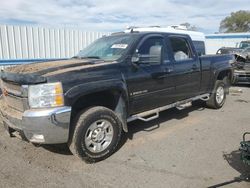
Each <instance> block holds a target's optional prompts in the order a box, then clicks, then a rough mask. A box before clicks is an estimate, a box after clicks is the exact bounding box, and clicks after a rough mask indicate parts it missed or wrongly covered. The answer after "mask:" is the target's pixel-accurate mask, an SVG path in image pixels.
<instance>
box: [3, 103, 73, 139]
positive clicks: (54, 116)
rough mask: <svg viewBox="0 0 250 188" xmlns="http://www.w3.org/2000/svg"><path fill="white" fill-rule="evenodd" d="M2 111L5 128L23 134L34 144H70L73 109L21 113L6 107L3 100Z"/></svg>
mask: <svg viewBox="0 0 250 188" xmlns="http://www.w3.org/2000/svg"><path fill="white" fill-rule="evenodd" d="M0 110H1V114H2V118H3V123H4V125H5V127H10V128H12V129H14V130H16V131H19V132H21V133H23V135H24V136H25V138H26V139H27V140H28V141H30V142H32V143H42V144H59V143H66V142H68V138H69V125H70V115H71V107H68V106H64V107H57V108H47V109H31V110H26V111H25V112H24V113H21V112H17V111H15V110H13V109H10V108H9V107H8V106H4V104H3V101H2V100H1V101H0Z"/></svg>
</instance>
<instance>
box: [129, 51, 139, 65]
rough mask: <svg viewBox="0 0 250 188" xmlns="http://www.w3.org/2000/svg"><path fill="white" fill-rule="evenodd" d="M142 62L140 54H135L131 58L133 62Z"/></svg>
mask: <svg viewBox="0 0 250 188" xmlns="http://www.w3.org/2000/svg"><path fill="white" fill-rule="evenodd" d="M139 61H140V55H139V54H138V53H136V54H134V55H133V56H132V58H131V62H132V63H135V64H137V63H138V62H139Z"/></svg>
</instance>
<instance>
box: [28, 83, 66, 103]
mask: <svg viewBox="0 0 250 188" xmlns="http://www.w3.org/2000/svg"><path fill="white" fill-rule="evenodd" d="M28 98H29V106H30V107H31V108H43V107H57V106H63V105H64V98H63V89H62V84H61V82H56V83H48V84H38V85H31V86H29V92H28Z"/></svg>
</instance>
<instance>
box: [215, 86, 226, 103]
mask: <svg viewBox="0 0 250 188" xmlns="http://www.w3.org/2000/svg"><path fill="white" fill-rule="evenodd" d="M224 97H225V92H224V88H223V87H222V86H219V87H218V88H217V91H216V101H217V103H218V104H221V103H222V102H223V100H224Z"/></svg>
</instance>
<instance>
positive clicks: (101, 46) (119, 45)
mask: <svg viewBox="0 0 250 188" xmlns="http://www.w3.org/2000/svg"><path fill="white" fill-rule="evenodd" d="M133 40H134V36H132V35H126V36H121V35H120V36H108V37H103V38H100V39H98V40H96V41H95V42H93V43H92V44H90V45H89V46H87V47H86V48H85V49H83V50H81V51H80V52H79V54H78V55H77V56H76V57H77V58H97V59H102V60H104V61H115V60H117V59H119V58H120V57H121V56H122V55H124V54H125V53H126V52H127V50H128V47H129V46H130V45H131V44H132V42H133Z"/></svg>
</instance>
